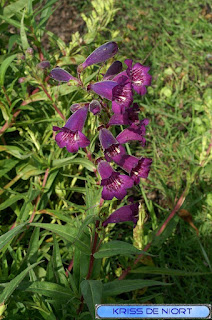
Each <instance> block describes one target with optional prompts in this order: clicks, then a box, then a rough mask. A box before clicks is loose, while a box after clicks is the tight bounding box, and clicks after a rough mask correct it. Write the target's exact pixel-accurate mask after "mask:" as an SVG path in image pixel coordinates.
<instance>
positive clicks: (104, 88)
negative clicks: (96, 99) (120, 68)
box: [89, 80, 117, 100]
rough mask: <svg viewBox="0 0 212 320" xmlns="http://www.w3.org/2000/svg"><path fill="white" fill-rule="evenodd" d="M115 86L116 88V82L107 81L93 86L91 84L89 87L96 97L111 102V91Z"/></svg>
mask: <svg viewBox="0 0 212 320" xmlns="http://www.w3.org/2000/svg"><path fill="white" fill-rule="evenodd" d="M116 86H117V82H115V81H109V80H108V81H101V82H96V83H94V84H91V85H90V86H89V87H90V89H91V90H93V91H94V92H95V93H97V94H98V95H100V96H102V97H104V98H106V99H108V100H112V90H113V88H114V87H116Z"/></svg>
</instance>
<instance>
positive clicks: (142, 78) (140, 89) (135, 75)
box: [124, 59, 152, 95]
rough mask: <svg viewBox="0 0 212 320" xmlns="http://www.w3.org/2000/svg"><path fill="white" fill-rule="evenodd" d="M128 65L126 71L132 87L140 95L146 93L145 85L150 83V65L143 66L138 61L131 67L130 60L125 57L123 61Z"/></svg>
mask: <svg viewBox="0 0 212 320" xmlns="http://www.w3.org/2000/svg"><path fill="white" fill-rule="evenodd" d="M124 62H125V63H126V65H127V66H128V68H127V70H126V72H127V75H128V77H129V78H130V79H131V82H132V86H133V89H134V90H135V91H136V92H137V93H138V94H140V95H144V94H145V93H146V86H150V85H151V81H152V77H151V75H150V74H148V71H149V69H150V67H145V66H143V65H141V64H140V63H136V64H135V65H134V66H133V67H132V60H130V59H127V60H125V61H124Z"/></svg>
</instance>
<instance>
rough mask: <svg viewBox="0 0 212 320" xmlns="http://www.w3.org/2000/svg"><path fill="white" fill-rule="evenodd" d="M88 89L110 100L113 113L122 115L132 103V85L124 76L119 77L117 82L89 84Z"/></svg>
mask: <svg viewBox="0 0 212 320" xmlns="http://www.w3.org/2000/svg"><path fill="white" fill-rule="evenodd" d="M88 89H91V90H93V91H94V92H96V93H97V94H98V95H100V96H102V97H104V98H106V99H108V100H111V101H112V109H113V112H114V113H124V111H125V108H127V107H129V106H130V104H131V103H132V101H133V96H132V85H131V83H130V82H129V81H128V78H127V77H125V76H122V77H119V79H118V81H117V82H116V81H110V80H108V81H101V82H96V83H94V84H90V85H89V86H88Z"/></svg>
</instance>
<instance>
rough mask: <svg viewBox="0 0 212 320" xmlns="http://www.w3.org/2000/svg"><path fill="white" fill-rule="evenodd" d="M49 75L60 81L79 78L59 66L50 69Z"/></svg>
mask: <svg viewBox="0 0 212 320" xmlns="http://www.w3.org/2000/svg"><path fill="white" fill-rule="evenodd" d="M50 77H52V78H53V79H54V80H57V81H60V82H69V81H70V80H75V81H77V82H79V80H78V79H77V78H75V77H73V76H72V75H71V74H70V73H69V72H68V71H66V70H63V69H62V68H59V67H56V68H54V69H52V71H51V72H50Z"/></svg>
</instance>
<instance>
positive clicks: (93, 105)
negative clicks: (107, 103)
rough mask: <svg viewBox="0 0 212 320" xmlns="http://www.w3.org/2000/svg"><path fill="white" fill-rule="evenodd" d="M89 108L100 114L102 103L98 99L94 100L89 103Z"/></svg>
mask: <svg viewBox="0 0 212 320" xmlns="http://www.w3.org/2000/svg"><path fill="white" fill-rule="evenodd" d="M89 110H90V111H91V112H92V113H93V114H94V115H96V114H99V113H100V112H101V110H102V107H101V104H100V102H99V101H98V100H93V101H91V102H90V104H89Z"/></svg>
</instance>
